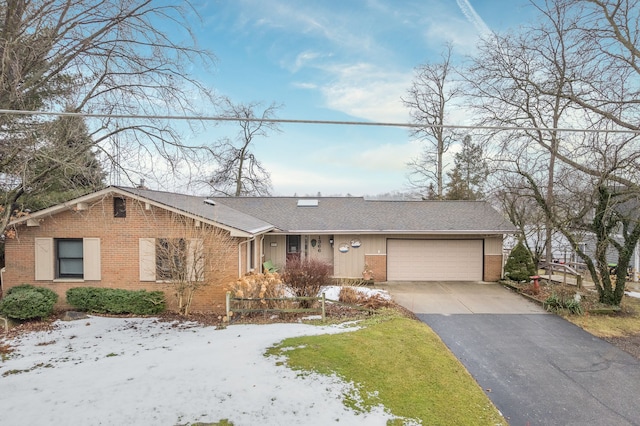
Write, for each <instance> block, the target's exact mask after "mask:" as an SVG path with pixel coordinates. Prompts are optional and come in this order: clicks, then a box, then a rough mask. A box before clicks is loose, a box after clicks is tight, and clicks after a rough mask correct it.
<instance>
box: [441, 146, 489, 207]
mask: <svg viewBox="0 0 640 426" xmlns="http://www.w3.org/2000/svg"><path fill="white" fill-rule="evenodd" d="M453 161H454V167H453V170H451V171H450V172H449V173H447V175H448V176H449V182H448V183H447V185H446V193H445V198H446V199H447V200H480V199H482V198H483V197H484V192H483V188H484V183H485V182H486V180H487V176H488V175H489V167H488V166H487V162H486V160H485V159H484V153H483V149H482V146H481V145H480V144H474V143H473V142H471V136H469V135H467V136H465V137H464V139H463V140H462V150H460V152H458V153H456V154H455V156H454V160H453Z"/></svg>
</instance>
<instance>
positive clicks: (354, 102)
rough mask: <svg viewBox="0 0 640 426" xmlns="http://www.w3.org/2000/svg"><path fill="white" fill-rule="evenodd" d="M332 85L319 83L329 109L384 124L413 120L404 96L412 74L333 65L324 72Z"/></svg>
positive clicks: (359, 65)
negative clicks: (403, 101)
mask: <svg viewBox="0 0 640 426" xmlns="http://www.w3.org/2000/svg"><path fill="white" fill-rule="evenodd" d="M324 71H325V72H326V74H327V75H328V76H329V77H328V80H329V82H327V83H324V84H319V86H318V87H319V89H320V91H321V92H322V95H323V96H324V100H325V103H326V105H327V107H329V108H331V109H335V110H337V111H341V112H344V113H346V114H349V115H351V116H353V117H359V118H364V119H367V120H371V121H380V122H401V123H406V122H408V120H409V114H408V110H407V109H406V108H405V107H404V105H403V104H402V100H401V96H403V95H404V94H405V93H406V90H407V88H408V87H409V85H410V83H411V78H412V74H411V73H410V72H406V73H402V72H398V71H388V70H384V69H381V68H379V67H378V66H376V65H374V64H369V63H356V64H333V65H331V66H329V67H326V68H325V69H324Z"/></svg>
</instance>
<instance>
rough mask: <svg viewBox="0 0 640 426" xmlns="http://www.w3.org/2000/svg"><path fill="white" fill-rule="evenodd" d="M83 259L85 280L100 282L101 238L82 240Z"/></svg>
mask: <svg viewBox="0 0 640 426" xmlns="http://www.w3.org/2000/svg"><path fill="white" fill-rule="evenodd" d="M82 258H83V268H84V279H85V280H89V281H100V279H101V262H100V238H83V239H82Z"/></svg>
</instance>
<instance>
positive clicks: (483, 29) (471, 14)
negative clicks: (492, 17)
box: [456, 0, 491, 35]
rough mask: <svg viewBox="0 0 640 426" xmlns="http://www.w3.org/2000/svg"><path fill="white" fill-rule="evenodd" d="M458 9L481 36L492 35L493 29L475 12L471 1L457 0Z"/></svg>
mask: <svg viewBox="0 0 640 426" xmlns="http://www.w3.org/2000/svg"><path fill="white" fill-rule="evenodd" d="M456 2H457V3H458V7H459V8H460V10H461V11H462V13H463V14H464V16H466V18H467V19H468V20H469V22H471V23H472V24H473V26H474V27H475V28H476V30H478V32H479V33H480V34H481V35H487V34H491V29H490V28H489V26H488V25H487V24H486V23H485V22H484V21H483V20H482V18H481V17H480V15H478V13H477V12H476V11H475V9H474V8H473V6H471V3H469V0H456Z"/></svg>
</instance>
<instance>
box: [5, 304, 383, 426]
mask: <svg viewBox="0 0 640 426" xmlns="http://www.w3.org/2000/svg"><path fill="white" fill-rule="evenodd" d="M349 330H350V328H348V327H345V326H322V327H318V326H312V325H308V324H270V325H231V326H229V327H228V328H226V329H222V330H216V329H215V328H214V327H204V326H200V325H198V324H195V323H168V322H161V321H158V320H156V319H153V318H146V319H138V318H103V317H90V318H89V319H84V320H77V321H72V322H62V321H59V322H57V323H56V328H55V329H54V330H53V331H50V332H36V333H29V334H25V335H23V336H21V337H19V338H16V339H15V340H13V341H9V342H5V343H10V344H11V345H12V346H13V347H14V348H15V349H16V351H15V352H14V353H12V354H11V356H10V358H9V359H7V360H5V361H4V362H0V424H2V425H99V424H101V425H167V426H170V425H177V424H188V423H191V422H213V421H218V420H221V419H229V420H230V421H232V422H233V424H234V425H236V426H239V425H292V424H301V425H302V424H303V425H327V424H334V423H336V422H340V424H348V425H357V424H362V425H365V424H366V425H384V424H385V423H386V421H387V419H389V418H392V416H391V415H389V414H388V413H385V412H384V410H383V408H382V407H380V408H379V409H376V410H374V411H373V412H371V413H364V414H358V413H355V412H353V411H351V410H348V409H347V408H345V407H344V405H343V404H342V395H343V394H344V393H345V392H348V390H349V389H350V388H351V385H350V384H348V383H345V382H343V381H342V380H340V379H339V378H337V377H326V376H320V375H317V374H300V373H299V372H296V371H292V370H290V369H288V368H287V367H285V366H283V365H282V363H280V362H278V361H279V360H278V359H276V358H274V357H265V356H264V353H265V350H266V349H267V348H268V347H270V346H272V345H274V344H275V343H277V342H280V341H281V340H283V339H285V338H287V337H294V336H300V335H316V334H323V333H341V332H347V331H349ZM0 341H1V340H0Z"/></svg>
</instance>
